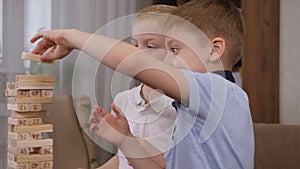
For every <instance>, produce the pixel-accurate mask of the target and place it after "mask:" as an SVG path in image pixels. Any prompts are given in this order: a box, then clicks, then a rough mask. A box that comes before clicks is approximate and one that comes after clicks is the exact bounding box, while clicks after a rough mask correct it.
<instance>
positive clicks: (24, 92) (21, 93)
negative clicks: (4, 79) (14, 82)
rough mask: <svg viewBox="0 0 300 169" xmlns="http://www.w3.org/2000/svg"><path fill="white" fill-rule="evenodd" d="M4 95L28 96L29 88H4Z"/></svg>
mask: <svg viewBox="0 0 300 169" xmlns="http://www.w3.org/2000/svg"><path fill="white" fill-rule="evenodd" d="M5 96H7V97H28V96H29V90H16V89H14V90H11V89H6V90H5Z"/></svg>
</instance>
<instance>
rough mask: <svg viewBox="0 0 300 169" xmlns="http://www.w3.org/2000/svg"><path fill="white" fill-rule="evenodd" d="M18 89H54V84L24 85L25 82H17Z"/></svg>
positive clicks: (33, 83)
mask: <svg viewBox="0 0 300 169" xmlns="http://www.w3.org/2000/svg"><path fill="white" fill-rule="evenodd" d="M15 85H16V86H15V87H16V89H18V90H25V89H54V83H38V82H31V83H27V82H26V83H24V82H23V81H20V82H16V84H15Z"/></svg>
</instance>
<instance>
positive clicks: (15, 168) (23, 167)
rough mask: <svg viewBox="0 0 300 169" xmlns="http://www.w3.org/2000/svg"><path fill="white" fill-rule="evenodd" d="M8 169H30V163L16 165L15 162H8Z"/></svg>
mask: <svg viewBox="0 0 300 169" xmlns="http://www.w3.org/2000/svg"><path fill="white" fill-rule="evenodd" d="M7 167H8V169H30V168H29V163H16V162H14V161H10V160H8V161H7Z"/></svg>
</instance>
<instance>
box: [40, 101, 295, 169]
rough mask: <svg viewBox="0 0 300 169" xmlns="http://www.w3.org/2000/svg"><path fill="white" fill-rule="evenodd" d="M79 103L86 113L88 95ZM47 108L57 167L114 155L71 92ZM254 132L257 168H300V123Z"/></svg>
mask: <svg viewBox="0 0 300 169" xmlns="http://www.w3.org/2000/svg"><path fill="white" fill-rule="evenodd" d="M77 103H78V104H80V105H81V111H83V113H88V112H90V110H89V107H90V104H89V101H88V99H87V98H81V99H79V100H77ZM44 108H45V109H47V110H49V112H50V115H49V117H46V118H44V121H45V122H46V123H52V124H53V125H54V132H53V133H50V136H51V137H52V138H53V139H54V169H76V168H79V167H82V168H86V169H89V168H90V169H92V168H95V167H97V166H99V165H101V164H103V163H104V162H105V161H106V160H107V159H108V158H110V157H111V154H110V153H108V152H106V151H104V150H103V149H101V148H100V147H99V146H97V145H96V144H95V143H94V142H93V141H92V140H91V139H90V138H89V137H88V136H87V135H86V134H85V132H83V130H82V128H81V126H80V125H79V122H78V119H77V116H76V113H75V110H74V106H73V100H72V97H71V96H67V95H59V96H55V97H54V103H53V104H49V105H46V106H45V107H44ZM83 109H86V110H83ZM87 117H88V115H86V114H81V116H80V118H81V119H83V118H87ZM254 133H255V169H300V125H281V124H263V123H255V124H254Z"/></svg>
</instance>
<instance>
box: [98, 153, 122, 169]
mask: <svg viewBox="0 0 300 169" xmlns="http://www.w3.org/2000/svg"><path fill="white" fill-rule="evenodd" d="M118 168H119V157H118V156H117V155H115V156H113V157H112V158H111V159H109V160H108V161H107V162H106V163H105V164H103V165H102V166H101V167H98V168H97V169H118Z"/></svg>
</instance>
